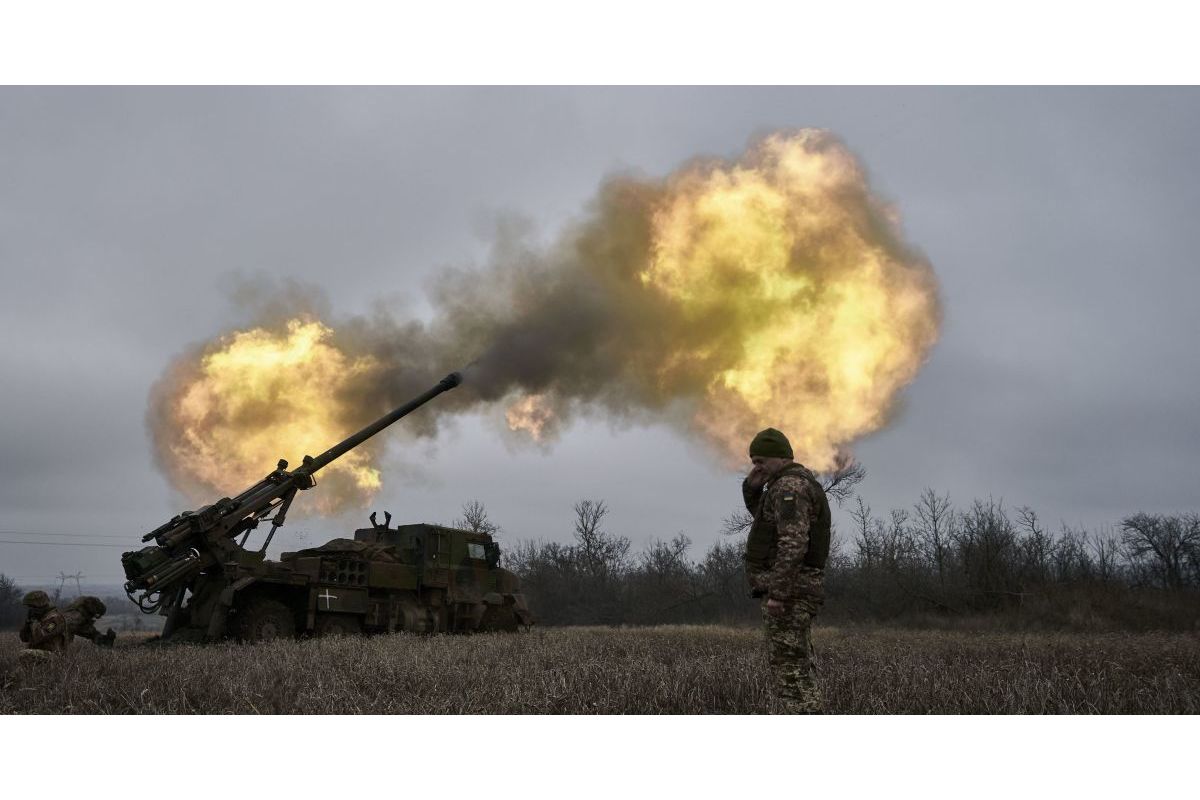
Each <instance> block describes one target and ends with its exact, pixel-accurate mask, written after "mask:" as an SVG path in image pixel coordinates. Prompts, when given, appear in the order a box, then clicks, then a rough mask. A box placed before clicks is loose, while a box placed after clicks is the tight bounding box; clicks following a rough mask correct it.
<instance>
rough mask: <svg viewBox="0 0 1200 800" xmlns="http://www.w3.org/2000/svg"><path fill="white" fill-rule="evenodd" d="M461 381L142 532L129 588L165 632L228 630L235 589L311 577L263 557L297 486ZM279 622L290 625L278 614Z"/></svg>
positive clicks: (132, 556)
mask: <svg viewBox="0 0 1200 800" xmlns="http://www.w3.org/2000/svg"><path fill="white" fill-rule="evenodd" d="M461 382H462V378H461V376H460V375H459V373H457V372H454V373H451V374H449V375H447V376H446V377H445V378H443V379H442V380H441V381H439V382H438V384H437V385H436V386H434V387H433V388H431V389H429V390H428V391H426V392H425V393H424V394H422V395H420V396H418V397H415V398H413V399H412V400H410V401H409V402H407V403H405V404H404V405H402V406H400V407H399V408H397V409H396V410H394V411H392V412H391V413H390V414H387V415H386V416H384V417H381V418H380V419H378V420H376V421H375V422H373V423H372V424H370V425H368V426H367V427H365V428H363V429H362V430H360V431H359V432H357V433H355V434H354V435H353V436H350V437H349V438H347V439H345V440H344V441H342V442H339V443H338V444H336V445H334V446H333V447H331V448H329V449H328V450H326V451H325V452H324V453H322V454H321V455H319V456H317V457H315V458H314V457H312V456H307V455H306V456H305V457H304V459H303V462H302V463H301V465H300V466H299V467H297V468H296V469H294V470H290V471H289V470H288V468H287V467H288V464H287V461H284V460H280V461H279V464H278V465H277V467H276V469H275V471H273V472H271V473H270V474H269V475H267V476H266V477H265V478H263V479H262V480H261V481H259V482H258V483H256V484H254V485H253V486H251V487H250V488H248V489H246V490H245V491H244V492H242V493H241V494H239V495H237V496H236V497H223V498H221V499H220V500H218V501H217V502H215V503H213V504H212V505H208V506H204V507H203V508H200V509H199V510H197V511H185V512H183V513H182V514H179V515H177V516H175V517H174V518H172V519H171V520H170V521H169V522H167V523H166V524H164V525H161V526H159V527H158V528H155V529H154V530H153V531H151V532H150V533H148V534H146V535H145V536H143V537H142V541H143V542H149V541H154V542H155V544H154V545H150V546H147V547H144V548H142V549H141V550H136V551H132V552H127V553H124V554H123V555H122V556H121V563H122V565H123V567H124V569H125V577H126V578H127V581H126V583H125V591H126V593H127V594H128V595H129V596H130V598H131V599H132V600H133V601H134V602H136V603H137V604H138V606H140V607H141V609H142V610H143V611H144V612H146V613H154V612H158V613H160V614H164V615H165V616H167V623H166V626H165V627H164V629H163V638H171V637H172V636H173V635H175V634H177V633H179V634H182V633H183V631H184V630H187V631H189V633H188V635H187V638H210V639H211V638H217V637H220V636H222V635H224V634H225V628H226V624H227V622H228V620H229V617H230V615H231V613H232V614H234V615H236V614H237V612H238V611H239V610H240V609H239V606H244V605H246V604H244V603H239V602H237V601H236V598H237V596H238V595H239V594H240V593H242V590H244V589H247V588H248V587H250V586H251V585H252V584H254V583H256V582H257V581H259V580H260V579H261V580H262V581H263V582H264V583H270V584H272V585H274V584H279V583H280V582H281V581H282V582H283V583H284V584H288V585H291V584H295V585H296V586H297V587H299V586H301V585H303V584H305V583H306V577H307V576H305V575H303V574H299V573H296V574H294V575H293V574H292V573H293V572H294V570H291V568H289V567H286V565H280V564H278V563H276V562H267V561H265V555H266V549H267V545H268V544H269V543H270V541H271V538H272V537H273V536H274V535H275V532H276V531H277V530H278V529H279V527H280V526H281V525H283V523H284V520H285V519H286V517H287V513H288V509H289V508H290V507H291V504H292V501H293V500H294V499H295V497H296V493H297V492H298V491H303V490H305V489H311V488H312V487H313V486H315V485H316V479H315V475H316V473H317V471H319V470H320V469H322V468H323V467H325V466H328V465H329V464H330V463H331V462H333V461H334V460H336V459H337V458H339V457H341V456H342V455H345V454H346V453H347V452H349V451H350V450H352V449H354V448H355V447H357V446H359V445H360V444H362V443H363V442H365V441H366V440H367V439H370V438H371V437H372V436H374V435H375V434H377V433H379V432H380V431H382V430H383V429H384V428H386V427H388V426H389V425H391V424H392V423H394V422H396V421H397V420H399V419H400V418H401V417H404V416H405V415H407V414H409V413H411V412H413V411H415V410H416V409H418V408H420V407H421V406H422V405H424V404H425V403H427V402H429V401H430V400H432V399H433V398H435V397H437V396H438V395H439V394H441V393H443V392H446V391H449V390H450V389H453V388H454V387H456V386H458V385H459V383H461ZM261 522H270V523H271V529H270V532H269V533H268V534H267V536H266V539H265V541H264V542H263V544H262V546H261V548H259V549H258V550H256V551H255V550H247V549H246V548H245V547H244V545H245V543H246V541H247V539H248V538H249V535H250V532H251V531H252V530H254V529H255V528H257V527H258V525H259V523H261ZM239 537H241V541H240V542H239V541H238V538H239ZM185 599H186V600H187V602H186V604H185ZM309 605H311V603H309ZM310 616H311V615H310ZM276 624H277V626H278V627H286V624H285V623H284V622H282V621H280V620H276ZM282 632H283V631H281V633H282Z"/></svg>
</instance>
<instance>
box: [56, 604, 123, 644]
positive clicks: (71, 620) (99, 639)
mask: <svg viewBox="0 0 1200 800" xmlns="http://www.w3.org/2000/svg"><path fill="white" fill-rule="evenodd" d="M107 610H108V609H107V608H106V607H105V605H104V601H102V600H101V599H100V598H98V597H92V596H90V595H84V596H83V597H77V598H75V599H74V600H72V601H71V604H70V605H69V606H67V610H66V611H65V612H63V617H64V618H65V619H66V620H67V629H68V630H69V631H70V632H71V635H72V636H79V637H82V638H84V639H90V640H91V641H92V643H93V644H96V645H99V646H101V647H111V646H112V643H113V641H114V640H115V639H116V638H117V635H116V633H114V632H113V629H112V628H109V629H108V632H107V633H101V632H100V631H98V630H96V626H95V621H96V620H98V619H99V618H100V617H102V616H104V613H105V612H106V611H107Z"/></svg>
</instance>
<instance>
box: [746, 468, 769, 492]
mask: <svg viewBox="0 0 1200 800" xmlns="http://www.w3.org/2000/svg"><path fill="white" fill-rule="evenodd" d="M766 482H767V470H766V467H763V466H762V465H759V466H756V467H755V468H754V469H752V470H750V474H749V475H747V476H746V485H747V486H749V487H750V488H751V489H757V488H759V487H760V486H762V485H763V484H764V483H766Z"/></svg>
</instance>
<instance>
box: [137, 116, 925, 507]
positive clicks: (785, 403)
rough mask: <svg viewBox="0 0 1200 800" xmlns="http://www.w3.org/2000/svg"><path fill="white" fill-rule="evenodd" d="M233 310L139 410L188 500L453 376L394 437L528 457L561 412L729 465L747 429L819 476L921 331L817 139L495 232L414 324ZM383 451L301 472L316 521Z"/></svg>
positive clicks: (873, 210)
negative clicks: (526, 442)
mask: <svg viewBox="0 0 1200 800" xmlns="http://www.w3.org/2000/svg"><path fill="white" fill-rule="evenodd" d="M248 294H249V296H251V297H258V298H260V299H259V300H258V301H257V304H258V308H259V314H258V316H257V319H258V323H257V324H256V325H254V326H251V327H249V328H247V329H244V330H240V331H235V332H231V333H230V334H228V335H226V336H223V337H221V338H219V339H218V340H216V341H214V342H211V343H207V344H205V345H201V346H199V347H198V348H196V349H195V350H193V351H191V352H189V353H187V354H185V355H184V356H182V357H181V358H180V359H179V360H178V361H177V362H176V363H175V364H173V365H172V366H171V368H170V369H169V370H168V372H167V374H166V375H164V377H163V379H162V380H161V381H160V382H159V384H158V385H157V386H156V387H155V389H154V391H153V392H152V395H151V404H150V411H149V415H148V419H149V424H150V427H151V430H152V432H153V436H154V441H155V445H156V450H157V454H158V458H159V463H160V464H161V465H162V466H163V468H164V469H165V470H166V472H167V474H168V475H169V476H170V477H171V479H172V481H173V482H174V484H175V485H176V486H178V487H180V488H181V489H184V490H185V491H188V492H189V493H193V494H195V493H204V494H205V495H211V492H212V491H229V490H230V489H231V488H234V489H236V488H238V485H240V483H244V482H249V481H250V480H254V479H257V478H258V477H261V475H262V474H263V473H264V472H265V471H267V470H269V469H270V468H271V467H273V465H274V459H275V458H277V457H278V456H279V455H280V453H278V452H277V451H278V450H279V449H280V448H284V447H288V448H294V449H295V448H299V449H300V450H301V451H302V452H297V453H296V454H295V455H294V456H293V457H295V458H298V457H299V455H302V454H303V452H309V453H314V454H315V453H317V452H320V451H322V450H324V449H325V448H326V447H328V446H329V445H330V444H332V443H334V442H336V441H337V440H339V439H341V438H343V437H344V436H345V435H348V434H349V433H350V432H352V431H353V430H355V429H357V427H359V426H361V425H364V424H366V423H367V422H369V421H371V420H372V419H374V418H375V417H377V416H379V415H382V414H384V413H386V412H387V411H388V410H390V409H391V408H393V407H395V406H396V405H399V404H400V403H402V402H404V401H406V400H408V399H409V398H411V397H412V396H414V395H416V394H418V393H420V392H422V391H424V390H425V389H427V388H428V387H429V386H431V385H432V384H433V383H435V382H436V381H437V380H438V379H440V378H441V377H442V376H443V375H444V374H445V373H446V372H448V371H450V370H452V369H455V368H459V367H461V366H462V365H465V364H470V366H469V367H468V368H467V370H466V372H465V376H466V381H465V382H464V384H463V385H462V386H461V387H460V388H458V389H456V390H455V391H453V392H451V393H449V394H447V395H443V396H442V397H440V398H438V400H436V401H435V402H434V403H433V404H431V405H430V406H428V407H426V408H425V409H422V411H421V412H420V413H418V414H415V415H413V416H412V417H411V418H409V419H408V420H406V421H405V422H404V423H402V425H403V427H404V428H405V429H406V430H407V431H409V432H410V433H411V434H413V435H417V436H435V435H436V433H437V430H438V425H439V421H440V420H442V419H444V418H445V415H447V414H451V415H452V414H459V413H463V412H466V411H470V410H475V409H479V408H483V407H489V406H492V405H496V404H499V405H500V406H501V407H502V409H503V412H504V418H505V420H506V421H507V424H508V426H509V428H511V429H512V430H513V431H515V432H517V433H518V434H520V435H522V436H527V437H529V438H531V439H534V440H537V441H540V442H543V443H546V442H551V441H552V440H553V439H554V437H555V436H557V435H559V434H561V432H562V431H564V430H565V429H566V428H567V427H569V425H570V422H571V420H572V419H573V418H574V417H575V416H576V415H579V414H585V415H600V416H605V417H610V418H611V417H615V418H624V419H637V420H662V421H666V422H668V423H669V424H672V425H675V426H677V427H678V428H679V429H681V430H684V431H686V432H687V433H688V434H689V435H691V436H694V437H696V438H698V439H699V440H701V441H703V442H706V443H708V444H709V445H711V446H712V448H713V450H714V452H715V453H716V454H717V456H718V457H720V458H721V459H722V460H724V461H726V462H728V463H730V464H733V463H736V462H738V461H744V459H745V455H744V453H745V448H746V445H747V444H748V442H749V440H750V438H751V437H752V436H753V434H754V433H755V432H756V431H757V430H759V429H761V428H763V427H766V426H768V425H770V426H773V427H777V428H780V429H782V430H783V431H784V432H785V433H786V434H787V435H788V436H789V437H790V438H791V440H792V443H793V447H794V448H795V450H796V456H797V459H798V460H801V461H803V462H804V463H806V464H808V465H809V466H811V467H813V468H815V469H827V468H829V467H831V466H832V465H833V464H834V461H835V459H836V458H837V456H838V454H839V452H841V451H842V450H844V448H846V447H847V446H848V445H850V444H851V443H852V442H853V441H854V440H855V439H856V438H859V437H861V436H863V435H865V434H868V433H870V432H872V431H875V430H877V429H879V428H880V427H882V426H883V425H884V424H886V422H887V419H888V414H889V412H890V411H891V409H892V408H893V406H894V403H895V400H896V396H897V394H898V393H899V391H900V390H901V389H902V388H903V387H904V386H905V385H907V384H908V383H909V382H910V381H912V380H913V379H914V378H915V377H916V374H917V372H918V371H919V369H920V366H921V364H922V363H923V362H924V360H925V358H926V357H927V355H928V353H929V351H930V349H931V347H932V346H933V344H934V343H935V341H936V339H937V335H938V327H939V323H940V311H939V302H938V293H937V286H936V281H935V277H934V274H933V271H932V269H931V267H930V265H929V263H928V261H927V260H926V259H925V258H924V256H923V255H922V254H921V253H920V252H919V251H918V250H916V249H915V248H914V247H912V246H911V245H909V244H908V243H907V242H905V240H904V238H903V236H902V234H901V231H900V227H899V223H898V218H897V215H896V214H895V212H894V211H893V210H892V209H891V208H889V207H888V206H887V205H886V204H885V203H883V202H882V201H881V200H880V199H879V198H878V197H876V196H875V195H874V194H873V193H872V191H871V189H870V187H869V184H868V181H867V179H866V176H865V173H864V172H863V170H862V168H861V167H860V165H859V164H858V162H857V161H856V159H855V158H854V157H853V156H852V155H851V154H850V152H849V151H848V150H847V149H846V147H845V146H844V145H843V144H842V143H841V142H839V141H838V140H837V138H836V137H834V136H833V135H832V134H830V133H828V132H825V131H818V130H801V131H797V132H793V133H788V134H775V135H772V136H768V137H766V138H764V139H762V140H760V141H758V142H757V143H755V144H754V145H753V146H751V147H750V148H749V149H748V151H747V152H746V153H745V154H744V155H743V156H742V157H741V158H740V159H738V160H736V161H732V162H731V161H723V160H715V159H701V160H696V161H693V162H691V163H689V164H686V165H685V166H683V167H682V168H680V169H679V170H677V171H676V172H674V173H672V174H670V175H668V176H666V177H665V178H662V179H647V178H642V177H632V176H618V177H614V178H611V179H609V180H607V181H606V182H605V183H604V184H603V185H602V186H601V187H600V188H599V190H598V192H597V194H596V196H595V198H594V199H593V200H592V201H591V203H590V204H589V206H588V207H587V208H586V209H585V210H584V211H583V213H582V214H581V215H580V216H579V217H578V219H577V221H576V222H574V223H573V224H571V225H569V226H568V227H567V228H566V229H564V230H563V231H561V232H560V233H559V235H558V236H557V237H556V238H555V239H554V240H553V242H552V243H551V244H549V245H541V244H537V243H535V242H534V241H533V240H532V238H531V237H530V236H529V235H528V234H527V233H526V232H524V231H522V230H521V229H520V228H519V227H518V226H512V225H510V226H508V227H506V228H504V229H502V230H500V231H499V232H498V233H497V235H496V237H495V241H494V245H493V248H492V256H491V258H490V259H489V261H488V262H487V263H486V264H484V265H481V266H479V267H478V268H474V269H459V270H452V271H448V272H446V273H444V274H443V275H442V276H441V277H440V278H439V280H438V282H437V283H436V285H435V286H434V287H432V290H431V297H430V299H431V302H432V305H433V308H434V314H433V316H432V318H431V319H430V320H429V321H420V320H414V319H408V320H405V319H400V318H397V317H396V316H395V315H392V314H389V313H387V312H384V311H377V312H376V313H374V314H370V315H365V316H359V317H355V318H352V319H349V320H343V321H336V322H335V321H332V320H331V317H330V315H329V311H328V307H327V306H328V304H327V303H325V302H324V301H323V300H322V299H321V298H320V297H319V295H314V294H312V293H306V292H304V291H303V290H301V289H298V288H296V287H287V288H286V290H285V291H282V292H272V291H270V290H269V288H268V287H260V290H259V291H257V292H251V293H248ZM246 295H247V293H243V296H246ZM263 298H266V300H267V301H266V302H263V300H262V299H263ZM390 435H393V434H392V432H390V431H389V434H388V435H385V436H384V437H380V438H379V439H378V440H376V441H372V442H371V443H369V446H367V447H365V448H363V449H362V450H361V451H357V454H356V455H355V458H353V459H349V458H347V459H345V460H344V461H343V462H337V463H335V464H334V465H332V466H331V467H330V468H329V469H328V470H327V471H326V473H324V474H326V476H327V479H328V480H329V482H328V483H327V484H326V488H325V491H323V492H322V494H323V495H326V496H327V499H326V500H325V504H326V509H327V510H328V509H330V508H334V507H337V506H339V505H341V504H344V503H347V502H362V501H366V500H368V499H369V498H370V496H371V494H372V493H373V492H374V491H375V489H377V487H378V486H379V481H380V480H381V476H380V475H379V472H378V469H377V468H376V467H375V466H373V465H374V464H375V463H377V458H378V455H379V448H380V447H381V446H382V444H383V440H384V439H386V438H387V436H390ZM231 481H232V482H233V483H234V484H237V485H235V486H233V487H231V486H230V485H229V484H230V482H231ZM330 483H332V484H333V486H332V488H333V489H334V491H332V492H331V491H330V488H331V487H330Z"/></svg>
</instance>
